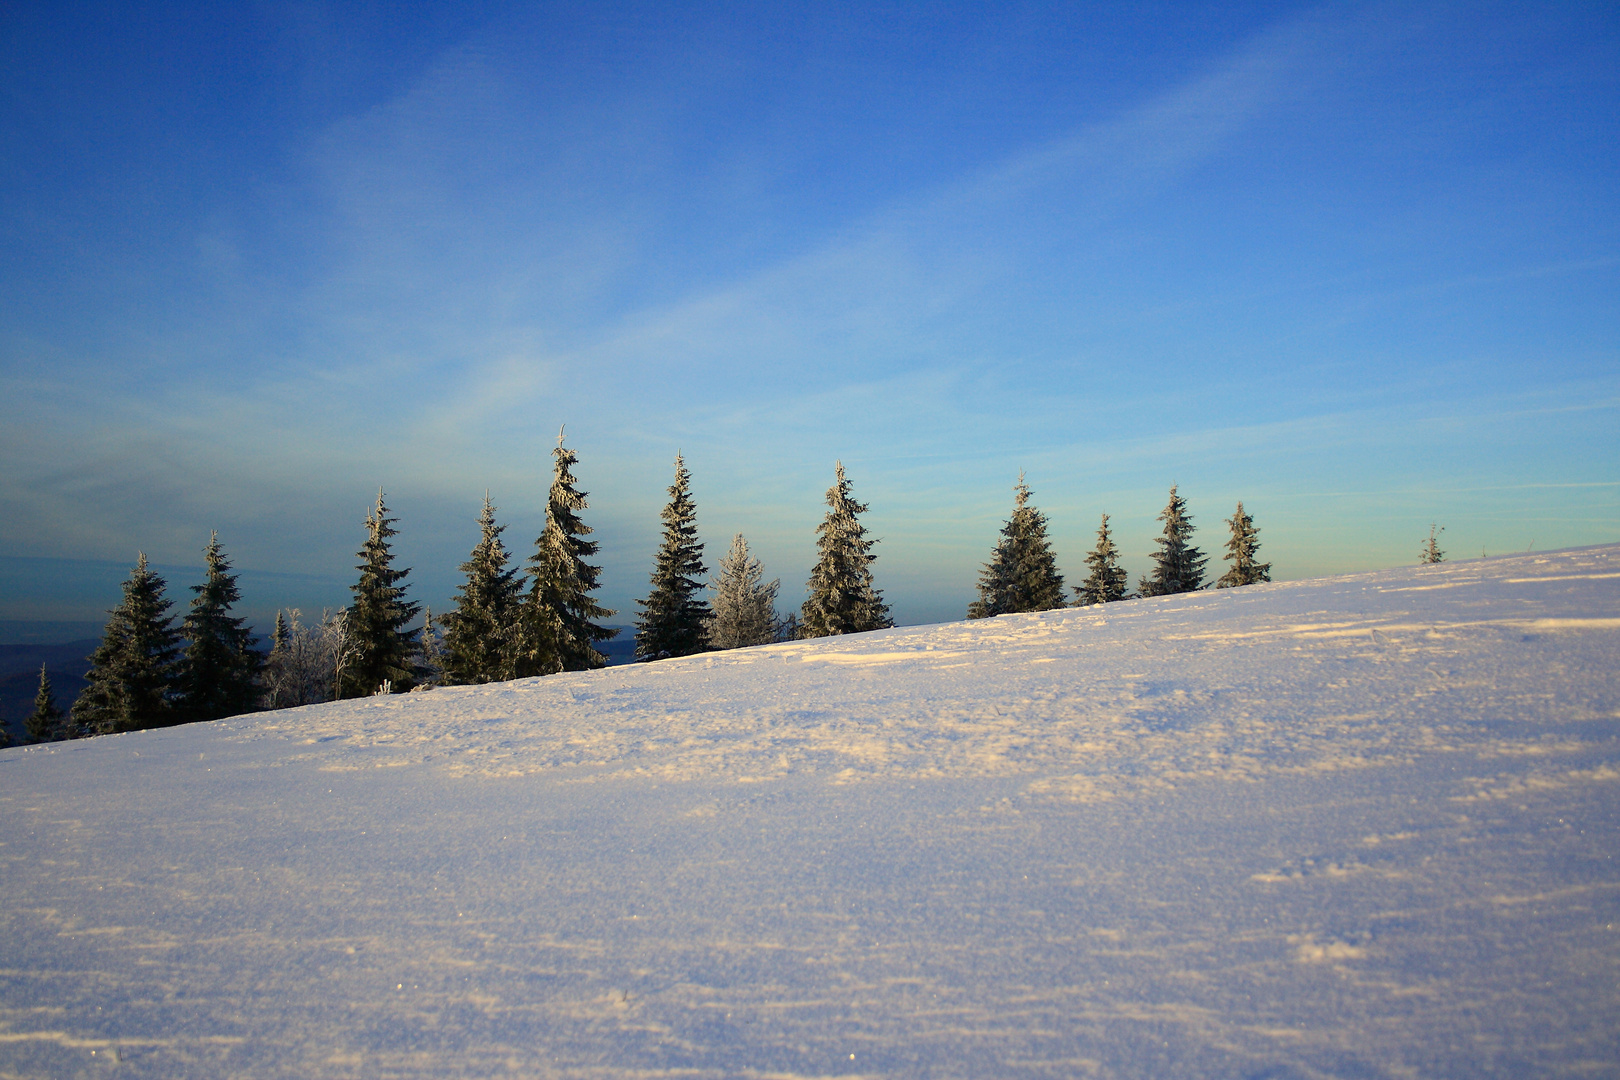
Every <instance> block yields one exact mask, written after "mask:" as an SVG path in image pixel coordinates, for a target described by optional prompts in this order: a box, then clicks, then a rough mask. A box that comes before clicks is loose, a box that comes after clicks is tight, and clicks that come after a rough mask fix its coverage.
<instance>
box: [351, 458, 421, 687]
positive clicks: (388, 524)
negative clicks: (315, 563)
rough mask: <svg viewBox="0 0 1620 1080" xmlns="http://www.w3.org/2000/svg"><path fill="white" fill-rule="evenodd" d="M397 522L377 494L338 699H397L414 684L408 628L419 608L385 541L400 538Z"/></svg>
mask: <svg viewBox="0 0 1620 1080" xmlns="http://www.w3.org/2000/svg"><path fill="white" fill-rule="evenodd" d="M395 520H396V519H395V518H391V517H389V516H388V507H387V506H386V505H385V504H384V502H383V493H382V491H381V490H380V489H379V490H378V492H377V506H376V508H375V509H374V510H372V511H371V512H370V513H368V514H367V515H366V542H365V543H364V544H363V545H362V546H361V548H360V551H359V555H360V563H359V565H358V567H357V569H358V570H359V571H360V580H359V581H357V582H356V583H355V584H354V585H353V586H351V591H352V592H353V593H354V603H353V604H351V605H350V606H349V609H348V616H347V619H346V625H347V632H348V635H349V641H350V643H351V647H352V653H351V657H350V659H349V660H348V663H347V664H346V665H344V668H343V676H342V683H341V686H340V689H339V696H340V697H346V698H352V697H366V696H368V695H371V694H376V693H379V692H381V691H382V690H383V689H385V688H386V689H388V690H391V691H394V692H396V693H398V692H403V691H406V690H409V689H410V688H411V687H412V686H413V685H414V684H415V682H416V677H417V670H416V664H415V656H416V651H417V641H416V635H417V629H416V627H414V626H412V625H411V623H413V622H415V621H416V614H417V612H418V611H420V610H421V606H420V605H419V604H416V603H414V602H412V601H408V600H406V599H405V587H404V586H403V585H401V584H400V582H401V581H403V580H405V575H407V574H409V573H410V571H409V570H397V569H395V568H394V553H393V552H392V551H391V550H390V549H389V546H388V541H389V539H390V538H391V537H393V536H396V535H397V534H398V532H397V530H396V529H394V527H393V525H394V522H395Z"/></svg>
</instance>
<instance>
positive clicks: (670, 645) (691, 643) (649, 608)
mask: <svg viewBox="0 0 1620 1080" xmlns="http://www.w3.org/2000/svg"><path fill="white" fill-rule="evenodd" d="M691 486H692V474H691V473H689V472H687V470H686V462H684V461H682V460H681V455H680V454H676V455H675V483H673V484H671V485H670V488H669V503H668V504H667V505H666V506H665V507H664V512H663V514H662V518H663V522H664V540H663V543H662V544H660V545H659V548H658V554H657V555H656V556H655V557H654V559H653V571H652V592H651V593H649V594H648V596H647V599H645V600H637V601H636V605H637V606H638V607H640V608H641V614H640V616H638V617H637V619H636V659H637V660H663V659H666V658H668V657H672V656H691V655H692V654H693V653H700V652H702V651H704V650H705V649H707V648H708V647H709V640H708V631H707V626H706V624H707V622H708V619H709V604H708V601H706V600H704V599H703V598H702V591H703V576H704V575H705V574H707V573H708V572H709V571H708V568H707V567H705V566H704V565H703V543H702V541H700V540H699V539H698V538H697V535H698V532H697V507H696V506H695V505H693V502H692V491H691Z"/></svg>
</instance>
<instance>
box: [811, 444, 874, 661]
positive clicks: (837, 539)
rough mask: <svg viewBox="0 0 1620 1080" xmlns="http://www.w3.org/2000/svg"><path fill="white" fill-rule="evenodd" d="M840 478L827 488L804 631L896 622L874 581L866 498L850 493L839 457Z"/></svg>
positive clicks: (826, 633) (821, 633)
mask: <svg viewBox="0 0 1620 1080" xmlns="http://www.w3.org/2000/svg"><path fill="white" fill-rule="evenodd" d="M837 477H838V478H837V480H836V482H835V483H834V484H833V486H832V487H830V488H828V489H827V506H828V507H829V509H828V511H827V516H826V517H825V518H824V519H822V522H821V524H820V525H818V526H816V552H817V555H818V557H817V559H816V565H815V567H814V569H812V570H811V571H810V581H809V582H808V584H807V586H806V587H807V588H808V590H809V592H810V595H809V597H808V598H807V599H806V600H805V602H804V606H803V607H802V608H800V619H799V636H800V637H802V638H817V637H831V636H833V635H835V634H859V633H863V632H865V631H867V630H881V629H882V628H883V627H886V626H893V625H894V622H893V620H891V619H890V618H889V607H888V605H887V604H885V603H884V602H883V594H882V593H880V592H879V591H878V590H877V589H875V588H873V586H872V563H873V561H874V560H875V559H876V558H877V556H876V555H873V554H872V545H873V544H875V543H877V541H876V540H868V539H867V537H866V529H865V528H864V527H863V526H862V525H861V522H860V515H862V514H864V513H866V504H865V503H858V502H856V501H855V500H854V499H853V498H852V497H851V496H850V493H849V492H850V487H849V478H848V477H846V476H845V475H844V463H843V462H841V461H840V462H839V463H838V468H837Z"/></svg>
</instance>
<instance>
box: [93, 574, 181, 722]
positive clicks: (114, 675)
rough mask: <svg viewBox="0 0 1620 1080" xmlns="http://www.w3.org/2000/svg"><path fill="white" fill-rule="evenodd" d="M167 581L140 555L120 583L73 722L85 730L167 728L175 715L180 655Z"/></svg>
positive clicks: (173, 720)
mask: <svg viewBox="0 0 1620 1080" xmlns="http://www.w3.org/2000/svg"><path fill="white" fill-rule="evenodd" d="M166 584H167V583H166V582H165V581H164V580H163V579H162V578H161V577H159V576H158V575H157V574H156V573H155V572H153V570H152V569H151V568H150V567H148V566H147V565H146V555H145V554H141V555H140V557H139V559H138V560H137V561H136V563H135V570H134V572H133V573H131V574H130V576H129V580H128V581H126V582H124V599H123V602H122V603H120V604H119V605H118V606H117V607H116V608H113V609H112V611H110V612H108V613H107V614H108V618H107V626H106V628H105V629H104V630H103V631H102V635H101V644H100V645H98V646H97V647H96V651H95V652H94V653H92V654H91V656H90V670H89V671H88V672H86V673H85V678H86V679H87V680H88V681H89V685H88V686H86V687H85V688H84V689H83V690H81V691H80V692H79V697H78V699H77V700H76V701H74V703H73V709H72V711H71V714H70V715H71V717H72V723H73V725H74V727H76V728H78V729H79V730H80V731H83V732H84V733H86V734H89V735H109V734H112V733H114V732H119V731H138V730H140V729H142V728H154V727H166V726H168V725H169V724H172V723H174V722H175V720H176V713H175V709H174V704H173V697H174V684H175V676H176V674H177V670H176V669H177V666H178V663H179V657H180V647H179V637H180V635H179V633H178V632H177V631H176V630H175V628H174V625H173V623H172V621H171V619H170V617H169V614H168V611H169V608H170V607H171V606H172V603H171V601H170V600H168V599H167V598H166V597H165V596H164V595H163V590H164V588H165V586H166Z"/></svg>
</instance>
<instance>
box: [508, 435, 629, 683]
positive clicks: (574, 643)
mask: <svg viewBox="0 0 1620 1080" xmlns="http://www.w3.org/2000/svg"><path fill="white" fill-rule="evenodd" d="M552 459H553V471H552V480H551V494H550V496H549V497H548V498H547V501H546V527H545V530H544V531H543V532H541V534H540V536H539V538H538V539H536V540H535V542H534V547H535V552H534V554H533V555H531V556H530V557H529V564H528V565H529V595H528V597H527V599H526V600H525V602H524V606H523V619H522V625H523V629H522V635H523V636H522V641H521V647H520V648H519V650H518V655H517V669H518V670H517V676H518V677H523V676H528V675H550V674H552V673H553V672H558V671H589V670H592V669H594V668H599V667H605V666H606V665H607V657H605V656H603V655H602V654H601V653H599V652H597V651H596V648H595V645H596V643H597V642H598V641H607V640H608V639H609V638H611V637H613V635H614V634H615V633H617V631H615V630H610V629H608V628H607V627H605V626H601V625H599V624H598V623H597V622H596V621H595V620H597V619H605V618H608V617H609V616H611V615H612V614H613V612H612V611H611V610H610V609H608V608H605V607H603V606H602V605H600V604H598V603H597V602H596V600H595V598H594V597H592V596H591V593H592V592H594V591H595V589H596V582H597V578H598V577H599V576H600V575H601V573H602V569H601V567H598V566H591V565H590V564H589V563H587V562H586V561H585V560H586V559H587V558H589V557H591V556H593V555H595V554H596V551H597V544H596V542H595V541H593V540H586V539H584V537H586V536H589V535H590V533H591V529H590V527H589V526H587V525H586V524H585V523H584V522H583V521H581V520H580V518H579V511H581V510H584V509H586V508H587V506H588V504H587V503H586V501H585V498H586V493H585V492H583V491H580V490H579V489H578V488H576V487H575V486H574V485H575V484H576V483H578V481H577V480H576V479H575V477H574V474H573V471H572V470H573V466H574V465H576V464H578V463H579V458H578V457H577V456H576V455H575V454H574V452H573V451H572V450H570V449H568V448H567V447H566V446H564V445H563V437H562V433H561V432H558V434H557V447H556V449H555V450H553V451H552Z"/></svg>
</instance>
